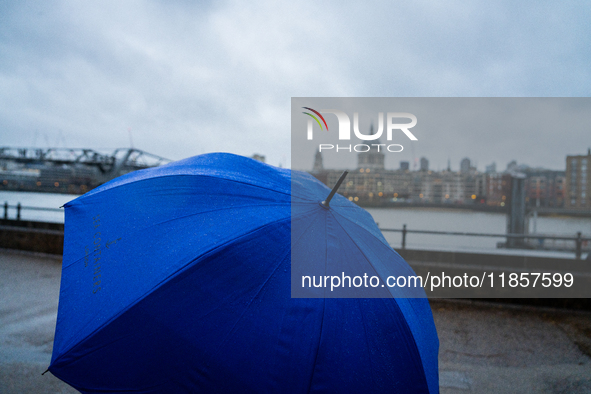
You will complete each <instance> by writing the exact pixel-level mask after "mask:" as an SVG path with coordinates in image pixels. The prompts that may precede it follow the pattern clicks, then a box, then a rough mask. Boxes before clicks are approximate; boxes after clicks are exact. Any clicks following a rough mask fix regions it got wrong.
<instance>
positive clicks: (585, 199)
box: [564, 149, 591, 209]
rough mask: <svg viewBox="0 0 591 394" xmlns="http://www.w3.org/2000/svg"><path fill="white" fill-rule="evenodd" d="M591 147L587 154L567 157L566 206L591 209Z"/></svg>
mask: <svg viewBox="0 0 591 394" xmlns="http://www.w3.org/2000/svg"><path fill="white" fill-rule="evenodd" d="M589 164H591V149H589V150H587V155H586V156H583V155H581V156H567V157H566V193H565V194H566V195H565V200H566V201H565V204H564V206H565V207H566V208H570V209H591V176H590V174H591V173H590V172H589V171H588V169H589Z"/></svg>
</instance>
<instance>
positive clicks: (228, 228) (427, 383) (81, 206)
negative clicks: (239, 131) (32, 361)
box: [49, 153, 438, 393]
mask: <svg viewBox="0 0 591 394" xmlns="http://www.w3.org/2000/svg"><path fill="white" fill-rule="evenodd" d="M292 183H293V185H294V187H293V192H292ZM329 192H330V190H329V189H328V188H326V186H324V185H322V184H321V183H320V182H319V181H317V180H316V179H315V178H313V177H312V176H310V175H308V174H305V173H300V172H297V171H290V170H287V169H280V168H275V167H272V166H269V165H266V164H263V163H260V162H257V161H255V160H252V159H248V158H244V157H240V156H235V155H231V154H221V153H216V154H207V155H201V156H196V157H192V158H189V159H186V160H182V161H178V162H175V163H171V164H169V165H165V166H162V167H157V168H152V169H147V170H142V171H137V172H134V173H130V174H127V175H124V176H122V177H119V178H117V179H115V180H113V181H111V182H109V183H106V184H104V185H102V186H100V187H98V188H96V189H94V190H92V191H90V192H88V193H86V194H85V195H83V196H81V197H79V198H77V199H75V200H73V201H71V202H69V203H67V204H66V205H65V215H66V218H65V239H64V257H63V267H62V279H61V289H60V301H59V309H58V319H57V327H56V334H55V340H54V348H53V355H52V360H51V364H50V366H49V370H50V371H51V372H52V373H53V374H54V375H55V376H57V377H58V378H60V379H62V380H63V381H65V382H67V383H68V384H70V385H72V386H73V387H75V388H76V389H78V390H80V391H81V392H84V393H100V392H109V393H112V392H134V393H180V392H191V393H194V392H205V393H210V392H211V393H215V392H221V393H223V392H294V393H306V392H370V391H380V392H381V391H384V392H438V371H437V368H438V367H437V355H438V339H437V333H436V330H435V326H434V323H433V317H432V315H431V310H430V308H429V304H428V301H427V300H426V298H392V295H393V294H394V295H396V294H395V293H394V292H393V291H394V290H392V289H389V288H388V287H385V288H383V289H382V288H381V287H380V288H379V289H378V290H379V291H380V292H382V293H379V294H369V293H368V294H365V293H363V292H362V295H361V296H360V297H362V298H326V297H331V294H330V293H331V291H330V289H328V288H323V289H322V294H321V295H319V294H318V293H317V292H318V290H317V289H316V288H314V287H313V286H311V287H310V288H309V289H310V291H311V292H312V293H311V295H310V296H311V297H319V298H292V297H291V294H290V288H291V285H292V280H291V277H292V276H294V275H293V273H292V253H293V255H294V258H297V256H299V257H302V256H303V257H305V258H306V259H307V260H306V261H307V263H309V264H308V265H306V264H303V267H304V268H309V267H317V266H324V267H327V269H330V267H332V266H334V265H335V264H336V262H340V264H341V265H340V266H339V269H341V270H345V269H347V270H348V269H350V270H351V272H358V271H359V267H357V266H356V264H357V265H361V266H364V265H367V264H368V263H369V264H370V265H371V267H370V268H373V269H374V271H372V272H374V273H375V274H376V275H378V276H380V277H382V279H385V278H383V275H385V274H387V273H388V272H389V271H388V270H387V267H388V264H390V265H393V266H396V267H399V268H400V270H402V271H401V272H410V273H412V271H411V270H410V268H408V266H407V265H406V263H405V262H404V261H403V260H402V258H401V257H400V256H399V255H398V254H397V253H396V252H394V251H393V250H392V249H391V248H389V247H387V243H386V241H385V240H384V239H383V237H382V235H381V233H380V232H379V230H378V229H377V226H376V225H375V223H374V222H373V220H372V219H371V216H370V215H369V214H368V213H367V212H366V211H364V210H363V209H361V208H358V207H357V206H355V205H354V204H352V203H351V202H349V201H348V200H347V199H345V198H344V197H342V196H339V195H336V196H335V197H334V199H333V200H332V201H331V202H330V205H329V204H326V203H325V204H324V205H323V204H321V202H322V201H326V199H327V197H326V196H327V195H328V194H329ZM292 200H293V201H292ZM292 202H293V212H292ZM292 217H293V219H294V220H293V228H294V231H293V233H294V234H292ZM307 223H309V224H307ZM292 235H293V237H294V239H293V240H292V238H291V237H292ZM292 242H293V247H292V246H291V245H292ZM311 260H313V261H311ZM293 265H294V269H295V270H296V271H297V270H298V269H301V268H298V267H300V265H298V267H295V263H294V264H293ZM343 267H344V268H343ZM365 269H367V267H363V270H365ZM356 270H357V271H356ZM347 272H349V271H347ZM359 272H360V271H359ZM366 272H368V271H366ZM294 283H298V281H295V282H294ZM370 290H371V289H370ZM384 290H387V293H383V291H384ZM315 292H316V293H315ZM296 296H297V295H296ZM365 296H369V297H373V296H378V297H386V298H363V297H365ZM304 297H305V295H304ZM388 297H389V298H388Z"/></svg>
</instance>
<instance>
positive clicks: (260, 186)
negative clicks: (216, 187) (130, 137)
mask: <svg viewBox="0 0 591 394" xmlns="http://www.w3.org/2000/svg"><path fill="white" fill-rule="evenodd" d="M175 176H179V177H181V176H192V177H204V178H213V179H219V180H224V181H228V182H233V183H239V184H242V185H246V186H252V187H256V188H259V189H264V190H268V191H271V192H274V193H278V194H284V195H286V196H291V193H286V192H282V191H278V190H276V189H272V188H269V187H265V186H262V185H257V184H254V183H248V182H246V181H239V180H237V179H230V178H223V177H219V176H212V175H206V174H162V175H157V176H152V177H149V178H142V179H137V180H130V181H129V182H125V183H120V184H117V185H114V186H112V187H110V188H108V189H101V190H97V189H99V188H100V186H99V187H98V188H97V189H93V190H91V191H89V192H88V193H86V194H84V195H82V196H80V197H78V198H76V199H74V200H72V201H70V202H67V203H66V204H64V206H68V205H70V204H71V203H72V202H74V201H76V200H78V199H79V198H82V197H84V196H86V197H90V196H93V195H95V194H98V193H103V192H106V191H109V190H114V189H117V188H120V187H123V186H127V185H130V184H133V183H140V182H144V181H147V182H151V181H153V180H154V179H160V178H166V177H175ZM93 191H94V193H93Z"/></svg>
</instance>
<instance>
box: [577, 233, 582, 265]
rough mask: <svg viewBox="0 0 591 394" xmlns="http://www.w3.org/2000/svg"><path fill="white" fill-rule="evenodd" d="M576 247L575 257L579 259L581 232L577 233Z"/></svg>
mask: <svg viewBox="0 0 591 394" xmlns="http://www.w3.org/2000/svg"><path fill="white" fill-rule="evenodd" d="M576 242H577V249H576V259H577V260H581V246H582V244H583V240H582V239H581V232H580V231H579V232H578V233H577V241H576Z"/></svg>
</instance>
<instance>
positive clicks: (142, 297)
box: [52, 217, 290, 364]
mask: <svg viewBox="0 0 591 394" xmlns="http://www.w3.org/2000/svg"><path fill="white" fill-rule="evenodd" d="M288 220H290V218H287V219H286V218H285V217H284V218H280V219H277V220H275V221H272V222H269V223H265V224H264V225H262V226H259V227H257V228H255V229H252V230H251V231H249V232H247V233H244V234H240V235H239V236H236V237H234V238H232V239H229V240H228V241H226V242H224V243H223V244H221V245H218V246H217V247H215V248H213V249H210V250H208V251H207V252H205V253H203V254H201V255H200V256H198V257H196V258H195V259H193V260H191V261H190V262H188V263H187V264H186V265H185V266H183V267H181V268H179V269H177V270H176V271H174V272H172V273H170V274H169V275H168V276H167V277H166V278H164V279H162V280H161V281H160V282H158V283H156V284H155V285H154V286H152V287H151V288H150V289H148V290H147V291H146V292H144V293H143V294H141V295H140V296H138V297H137V298H136V299H135V300H133V301H132V302H130V303H129V305H128V306H127V307H126V308H123V309H121V310H120V311H119V313H117V314H116V315H114V316H112V317H111V318H110V319H109V320H108V321H105V322H103V324H101V325H100V326H98V327H97V328H96V329H94V330H93V331H92V332H91V333H89V334H88V335H86V336H85V337H84V338H82V339H80V340H79V341H78V342H77V343H76V344H74V345H71V344H68V346H64V350H62V354H61V355H60V356H59V357H58V358H56V359H55V360H54V362H53V363H52V364H55V363H57V362H58V361H59V359H61V358H62V357H64V356H65V355H66V354H67V353H68V352H69V351H71V350H72V349H73V348H75V347H76V346H77V345H80V344H81V343H83V342H84V341H86V340H87V339H89V338H91V337H92V336H93V335H95V334H96V333H98V332H99V331H101V330H102V329H104V328H105V327H107V326H108V325H109V324H111V323H112V322H113V321H115V320H116V319H117V318H119V317H120V316H121V315H123V314H124V313H125V312H127V311H128V310H129V309H131V308H132V307H134V306H135V305H136V304H138V303H139V302H141V301H142V300H143V299H145V298H146V297H147V296H148V295H149V294H151V293H152V292H153V290H154V289H156V288H158V287H160V286H162V285H163V284H165V283H167V282H168V281H170V280H172V279H173V278H175V277H176V276H177V275H179V274H180V273H182V272H183V271H185V270H186V269H188V268H189V267H192V266H193V265H194V264H195V263H196V262H198V261H200V260H201V259H203V258H205V257H206V256H209V255H210V254H212V253H214V252H215V251H217V250H219V249H221V248H223V247H225V246H227V245H229V244H230V243H232V242H234V241H236V240H237V239H240V238H242V237H245V236H247V235H249V234H251V233H253V232H255V231H258V230H260V229H262V228H264V227H267V226H271V225H275V224H277V223H281V222H284V221H288ZM91 323H92V321H89V322H88V323H87V324H86V325H85V326H84V327H82V328H80V329H79V330H78V332H82V331H84V329H85V328H86V327H87V326H88V325H90V324H91ZM72 361H73V360H72Z"/></svg>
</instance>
